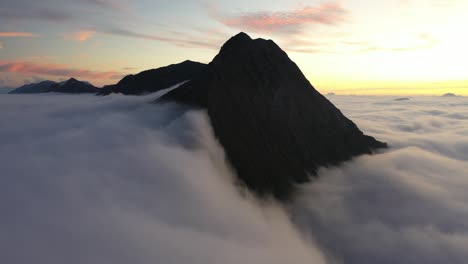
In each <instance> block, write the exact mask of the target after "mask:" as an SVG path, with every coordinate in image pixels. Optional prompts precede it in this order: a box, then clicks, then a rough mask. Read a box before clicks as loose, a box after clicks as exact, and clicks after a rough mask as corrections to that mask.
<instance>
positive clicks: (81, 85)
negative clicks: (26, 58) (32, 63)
mask: <svg viewBox="0 0 468 264" xmlns="http://www.w3.org/2000/svg"><path fill="white" fill-rule="evenodd" d="M98 91H99V88H97V87H95V86H93V85H92V84H90V83H88V82H83V81H78V80H77V79H75V78H70V79H69V80H67V81H64V82H60V83H57V82H54V81H49V80H47V81H42V82H38V83H30V84H25V85H23V86H21V87H18V88H16V89H14V90H13V91H11V92H9V93H10V94H35V93H50V92H56V93H72V94H76V93H97V92H98Z"/></svg>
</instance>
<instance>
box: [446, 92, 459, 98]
mask: <svg viewBox="0 0 468 264" xmlns="http://www.w3.org/2000/svg"><path fill="white" fill-rule="evenodd" d="M457 96H458V95H456V94H454V93H446V94H444V95H442V97H457Z"/></svg>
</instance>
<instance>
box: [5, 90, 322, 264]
mask: <svg viewBox="0 0 468 264" xmlns="http://www.w3.org/2000/svg"><path fill="white" fill-rule="evenodd" d="M152 100H154V95H152V96H149V97H148V96H146V97H123V96H107V97H95V96H64V95H53V94H52V95H36V96H28V95H25V96H14V95H6V96H2V97H0V120H2V122H7V123H8V124H9V125H8V126H6V127H5V128H4V129H2V130H1V131H0V160H1V161H2V163H1V164H2V165H1V171H2V177H0V208H2V215H3V217H2V218H0V233H1V234H2V236H0V248H2V250H1V254H0V262H2V263H11V264H16V263H49V264H50V263H71V264H73V263H203V264H206V263H286V262H290V261H292V262H294V263H310V261H313V263H325V261H324V258H323V256H322V254H321V253H320V252H319V251H318V249H317V248H316V247H314V246H313V243H312V242H310V243H309V242H306V241H305V240H304V239H303V238H302V237H301V236H300V235H299V233H298V230H296V229H295V228H294V227H293V225H292V224H291V222H290V220H289V218H288V215H287V214H286V212H285V211H284V210H282V209H281V208H280V207H278V206H275V205H272V204H271V205H270V204H263V205H261V204H260V203H259V202H256V201H254V200H253V199H250V198H245V197H242V196H241V195H240V193H239V192H238V190H237V189H236V188H235V187H234V184H233V183H232V180H233V175H232V173H231V172H230V169H229V167H228V166H227V165H226V163H225V161H224V158H223V157H224V153H223V150H222V149H221V148H220V147H219V146H218V145H217V143H216V142H215V141H214V138H213V136H212V132H211V128H210V126H209V124H208V122H207V117H206V115H205V114H204V113H200V112H188V113H184V112H182V111H180V107H177V106H175V105H164V106H161V105H154V104H149V103H148V102H150V101H152Z"/></svg>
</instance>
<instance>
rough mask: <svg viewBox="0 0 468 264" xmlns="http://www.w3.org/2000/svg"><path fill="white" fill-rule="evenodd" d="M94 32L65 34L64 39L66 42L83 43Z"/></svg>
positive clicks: (85, 31) (83, 31)
mask: <svg viewBox="0 0 468 264" xmlns="http://www.w3.org/2000/svg"><path fill="white" fill-rule="evenodd" d="M95 33H96V31H93V30H82V31H78V32H74V33H69V34H65V36H64V38H65V39H66V40H73V41H78V42H85V41H87V40H88V39H90V38H91V37H92V36H93V35H94V34H95Z"/></svg>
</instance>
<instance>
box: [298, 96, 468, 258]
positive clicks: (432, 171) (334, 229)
mask: <svg viewBox="0 0 468 264" xmlns="http://www.w3.org/2000/svg"><path fill="white" fill-rule="evenodd" d="M330 99H331V100H332V101H333V102H334V103H335V104H336V105H337V106H338V107H340V108H341V109H343V110H344V112H345V114H346V115H347V116H349V117H351V119H353V120H355V121H356V122H357V124H358V126H360V127H361V128H363V129H364V130H365V131H366V132H368V133H370V134H372V135H376V136H377V138H379V139H385V140H387V141H388V142H389V143H390V145H391V146H392V147H391V149H389V150H388V151H386V152H385V153H381V154H378V155H375V156H364V157H360V158H357V159H355V160H354V161H352V162H349V163H347V164H345V165H344V166H341V167H340V168H328V169H323V170H321V171H320V176H321V177H320V179H319V180H318V181H316V182H313V183H311V184H308V185H305V186H303V187H302V188H301V194H300V195H299V198H298V200H297V202H296V203H295V204H294V205H293V206H292V207H293V208H292V209H291V210H292V214H293V215H294V217H295V218H294V219H295V221H296V223H297V224H298V225H299V226H300V229H302V230H303V231H304V232H305V233H308V234H309V236H311V237H314V238H316V239H317V240H318V241H319V243H320V244H321V246H322V248H323V250H324V251H326V252H327V255H329V256H330V259H332V260H333V261H334V262H338V263H466V261H467V259H468V192H467V190H468V162H467V161H468V100H467V99H466V98H450V99H444V98H436V97H426V98H424V97H421V98H412V99H411V100H409V101H401V102H395V101H393V100H392V99H391V98H389V97H342V96H331V97H330Z"/></svg>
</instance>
